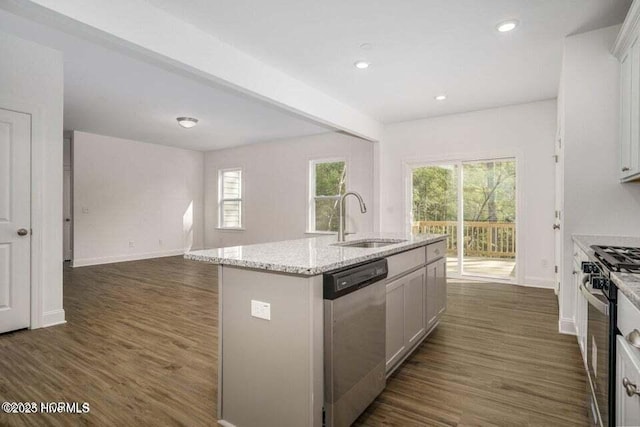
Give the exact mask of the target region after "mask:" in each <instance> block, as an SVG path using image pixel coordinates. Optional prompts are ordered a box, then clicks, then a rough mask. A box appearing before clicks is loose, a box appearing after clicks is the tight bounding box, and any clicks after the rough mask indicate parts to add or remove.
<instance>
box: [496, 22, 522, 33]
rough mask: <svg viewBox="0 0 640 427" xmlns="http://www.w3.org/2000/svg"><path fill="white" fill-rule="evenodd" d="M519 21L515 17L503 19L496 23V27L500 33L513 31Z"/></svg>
mask: <svg viewBox="0 0 640 427" xmlns="http://www.w3.org/2000/svg"><path fill="white" fill-rule="evenodd" d="M518 24H519V22H518V21H516V20H515V19H512V20H509V21H504V22H501V23H499V24H498V25H496V29H497V30H498V31H499V32H501V33H508V32H509V31H513V30H515V29H516V27H517V26H518Z"/></svg>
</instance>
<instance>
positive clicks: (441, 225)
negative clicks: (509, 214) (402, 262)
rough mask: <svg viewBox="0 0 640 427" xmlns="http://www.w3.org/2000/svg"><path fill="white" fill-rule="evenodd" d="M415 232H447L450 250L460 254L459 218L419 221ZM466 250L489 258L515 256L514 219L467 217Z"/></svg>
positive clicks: (467, 252) (414, 228) (451, 252)
mask: <svg viewBox="0 0 640 427" xmlns="http://www.w3.org/2000/svg"><path fill="white" fill-rule="evenodd" d="M412 231H413V232H414V233H435V234H448V235H449V238H448V239H447V253H448V254H449V255H451V256H456V255H457V250H458V242H457V241H458V222H457V221H417V222H414V223H413V227H412ZM462 231H463V233H462V236H463V242H464V254H465V255H466V256H481V257H488V258H515V256H516V225H515V223H513V222H484V221H464V228H463V230H462Z"/></svg>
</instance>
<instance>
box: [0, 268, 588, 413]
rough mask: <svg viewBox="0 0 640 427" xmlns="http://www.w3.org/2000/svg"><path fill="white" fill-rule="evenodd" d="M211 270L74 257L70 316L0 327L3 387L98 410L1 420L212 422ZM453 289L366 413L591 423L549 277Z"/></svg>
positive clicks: (17, 395) (12, 394) (3, 392)
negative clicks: (545, 282) (435, 323)
mask: <svg viewBox="0 0 640 427" xmlns="http://www.w3.org/2000/svg"><path fill="white" fill-rule="evenodd" d="M216 271H217V270H216V268H215V267H214V266H213V265H209V264H204V263H198V262H193V261H186V260H184V259H182V258H181V257H172V258H163V259H157V260H146V261H135V262H127V263H119V264H111V265H106V266H95V267H82V268H77V269H70V268H65V285H64V307H65V310H66V314H67V320H68V323H67V324H66V325H61V326H55V327H51V328H47V329H40V330H34V331H18V332H15V333H10V334H5V335H0V355H1V357H0V376H1V378H2V381H0V400H1V401H23V402H24V401H36V402H40V401H44V402H48V401H73V402H85V401H86V402H89V403H90V406H91V412H90V413H89V414H84V415H52V414H50V415H42V414H30V415H13V414H0V425H2V426H23V425H28V426H42V425H51V426H75V425H83V426H84V425H95V426H103V425H107V426H111V425H113V426H125V425H126V426H130V425H135V426H165V425H168V426H173V425H176V426H177V425H184V426H214V425H216V417H215V413H216V392H217V390H216V384H217V348H218V347H217V291H216V281H217V277H216ZM448 296H449V306H448V311H447V314H446V315H445V316H444V318H443V320H442V323H441V324H440V326H439V327H438V328H437V329H436V331H435V332H434V333H433V335H432V336H431V337H430V338H429V339H428V340H427V341H425V343H424V344H423V345H422V346H421V347H420V348H419V349H418V350H417V351H416V353H414V355H413V356H412V357H411V358H410V359H409V360H407V362H406V363H405V364H404V365H403V366H402V367H400V368H399V369H398V370H397V371H396V373H395V374H394V375H393V376H392V377H391V378H390V379H389V381H388V384H387V388H386V390H385V391H384V392H383V393H382V394H381V395H380V396H379V397H378V399H376V401H375V402H374V403H373V404H372V405H371V406H370V407H369V408H368V409H367V411H366V412H365V414H363V415H362V416H361V417H360V419H359V420H358V421H357V423H356V424H357V425H359V426H584V425H587V419H586V407H587V406H586V397H585V396H586V395H585V392H586V382H585V374H584V372H583V367H582V362H581V358H580V353H579V350H578V346H577V344H576V341H575V338H574V337H572V336H566V335H560V334H558V333H557V319H558V312H557V306H556V300H555V296H554V294H553V292H552V291H551V290H545V289H533V288H524V287H519V286H510V285H500V284H484V285H483V286H477V285H476V284H471V283H465V282H456V283H450V284H449V286H448ZM283 381H286V379H283Z"/></svg>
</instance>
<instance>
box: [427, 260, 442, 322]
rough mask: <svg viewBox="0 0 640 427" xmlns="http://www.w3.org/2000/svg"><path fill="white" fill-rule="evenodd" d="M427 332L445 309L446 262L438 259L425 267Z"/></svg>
mask: <svg viewBox="0 0 640 427" xmlns="http://www.w3.org/2000/svg"><path fill="white" fill-rule="evenodd" d="M426 270H427V295H426V297H427V299H426V307H427V308H426V311H427V331H428V330H430V329H431V328H432V327H433V326H434V325H435V324H436V323H437V322H438V320H439V319H440V317H441V316H442V315H443V314H444V312H445V310H446V309H447V273H446V270H447V260H446V258H440V259H439V260H437V261H433V262H431V263H430V264H428V265H427V268H426Z"/></svg>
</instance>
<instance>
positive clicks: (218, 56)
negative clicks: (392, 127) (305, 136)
mask: <svg viewBox="0 0 640 427" xmlns="http://www.w3.org/2000/svg"><path fill="white" fill-rule="evenodd" d="M0 5H1V6H2V7H4V8H5V9H7V10H10V11H12V12H14V13H19V14H22V15H24V16H27V17H31V18H35V19H38V20H39V21H41V22H43V21H44V22H45V23H48V24H51V25H54V26H56V27H58V28H61V29H63V30H65V31H67V32H72V33H78V32H81V33H83V34H84V35H86V34H87V32H90V33H92V34H93V35H97V36H98V37H99V38H100V39H102V40H105V41H107V42H110V43H111V44H113V43H114V42H115V43H116V44H117V45H119V46H123V47H125V48H127V49H129V50H130V51H133V52H136V53H138V54H143V55H146V56H147V57H153V58H154V59H156V60H159V62H161V63H162V64H164V65H165V66H169V67H171V68H173V69H175V68H176V67H177V68H179V69H181V70H183V71H187V72H188V73H190V74H192V75H194V76H197V77H199V78H203V79H205V80H208V81H210V82H213V83H215V84H221V85H224V86H227V87H230V88H233V89H234V90H237V91H239V92H242V93H244V94H246V95H249V96H251V97H253V98H256V99H259V100H261V101H263V102H267V103H269V104H272V105H275V106H277V107H278V108H281V109H284V110H286V111H289V112H291V113H293V114H295V115H299V116H303V117H306V118H307V119H310V120H312V121H314V122H317V123H320V124H323V125H325V126H328V127H331V128H334V129H337V130H341V131H344V132H347V133H350V134H352V135H356V136H358V137H361V138H364V139H368V140H371V141H379V140H380V137H381V134H382V124H381V123H379V122H377V121H376V120H374V119H373V118H371V117H369V116H367V115H365V114H363V113H362V112H360V111H358V110H356V109H354V108H352V107H350V106H348V105H345V104H344V103H342V102H340V101H338V100H336V99H334V98H332V97H330V96H328V95H327V94H325V93H323V92H321V91H319V90H317V89H315V88H314V87H312V86H309V85H308V84H305V83H303V82H301V81H300V80H297V79H295V78H294V77H292V76H290V75H288V74H286V73H284V72H282V71H280V70H278V69H277V68H274V67H272V66H270V65H267V64H265V63H264V62H261V61H259V60H257V59H256V58H254V57H252V56H250V55H248V54H246V53H244V52H242V51H240V50H238V49H235V48H234V47H232V46H230V45H228V44H226V43H223V42H222V41H220V40H219V39H217V38H216V37H214V36H213V35H211V34H209V33H207V32H205V31H202V30H200V29H198V28H196V27H194V26H193V25H190V24H188V23H186V22H184V21H181V20H180V19H178V18H176V17H175V16H173V15H170V14H168V13H166V12H164V11H163V10H161V9H158V8H155V7H153V6H151V5H149V4H148V3H145V2H144V1H141V0H1V1H0ZM247 25H251V23H250V22H247Z"/></svg>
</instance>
